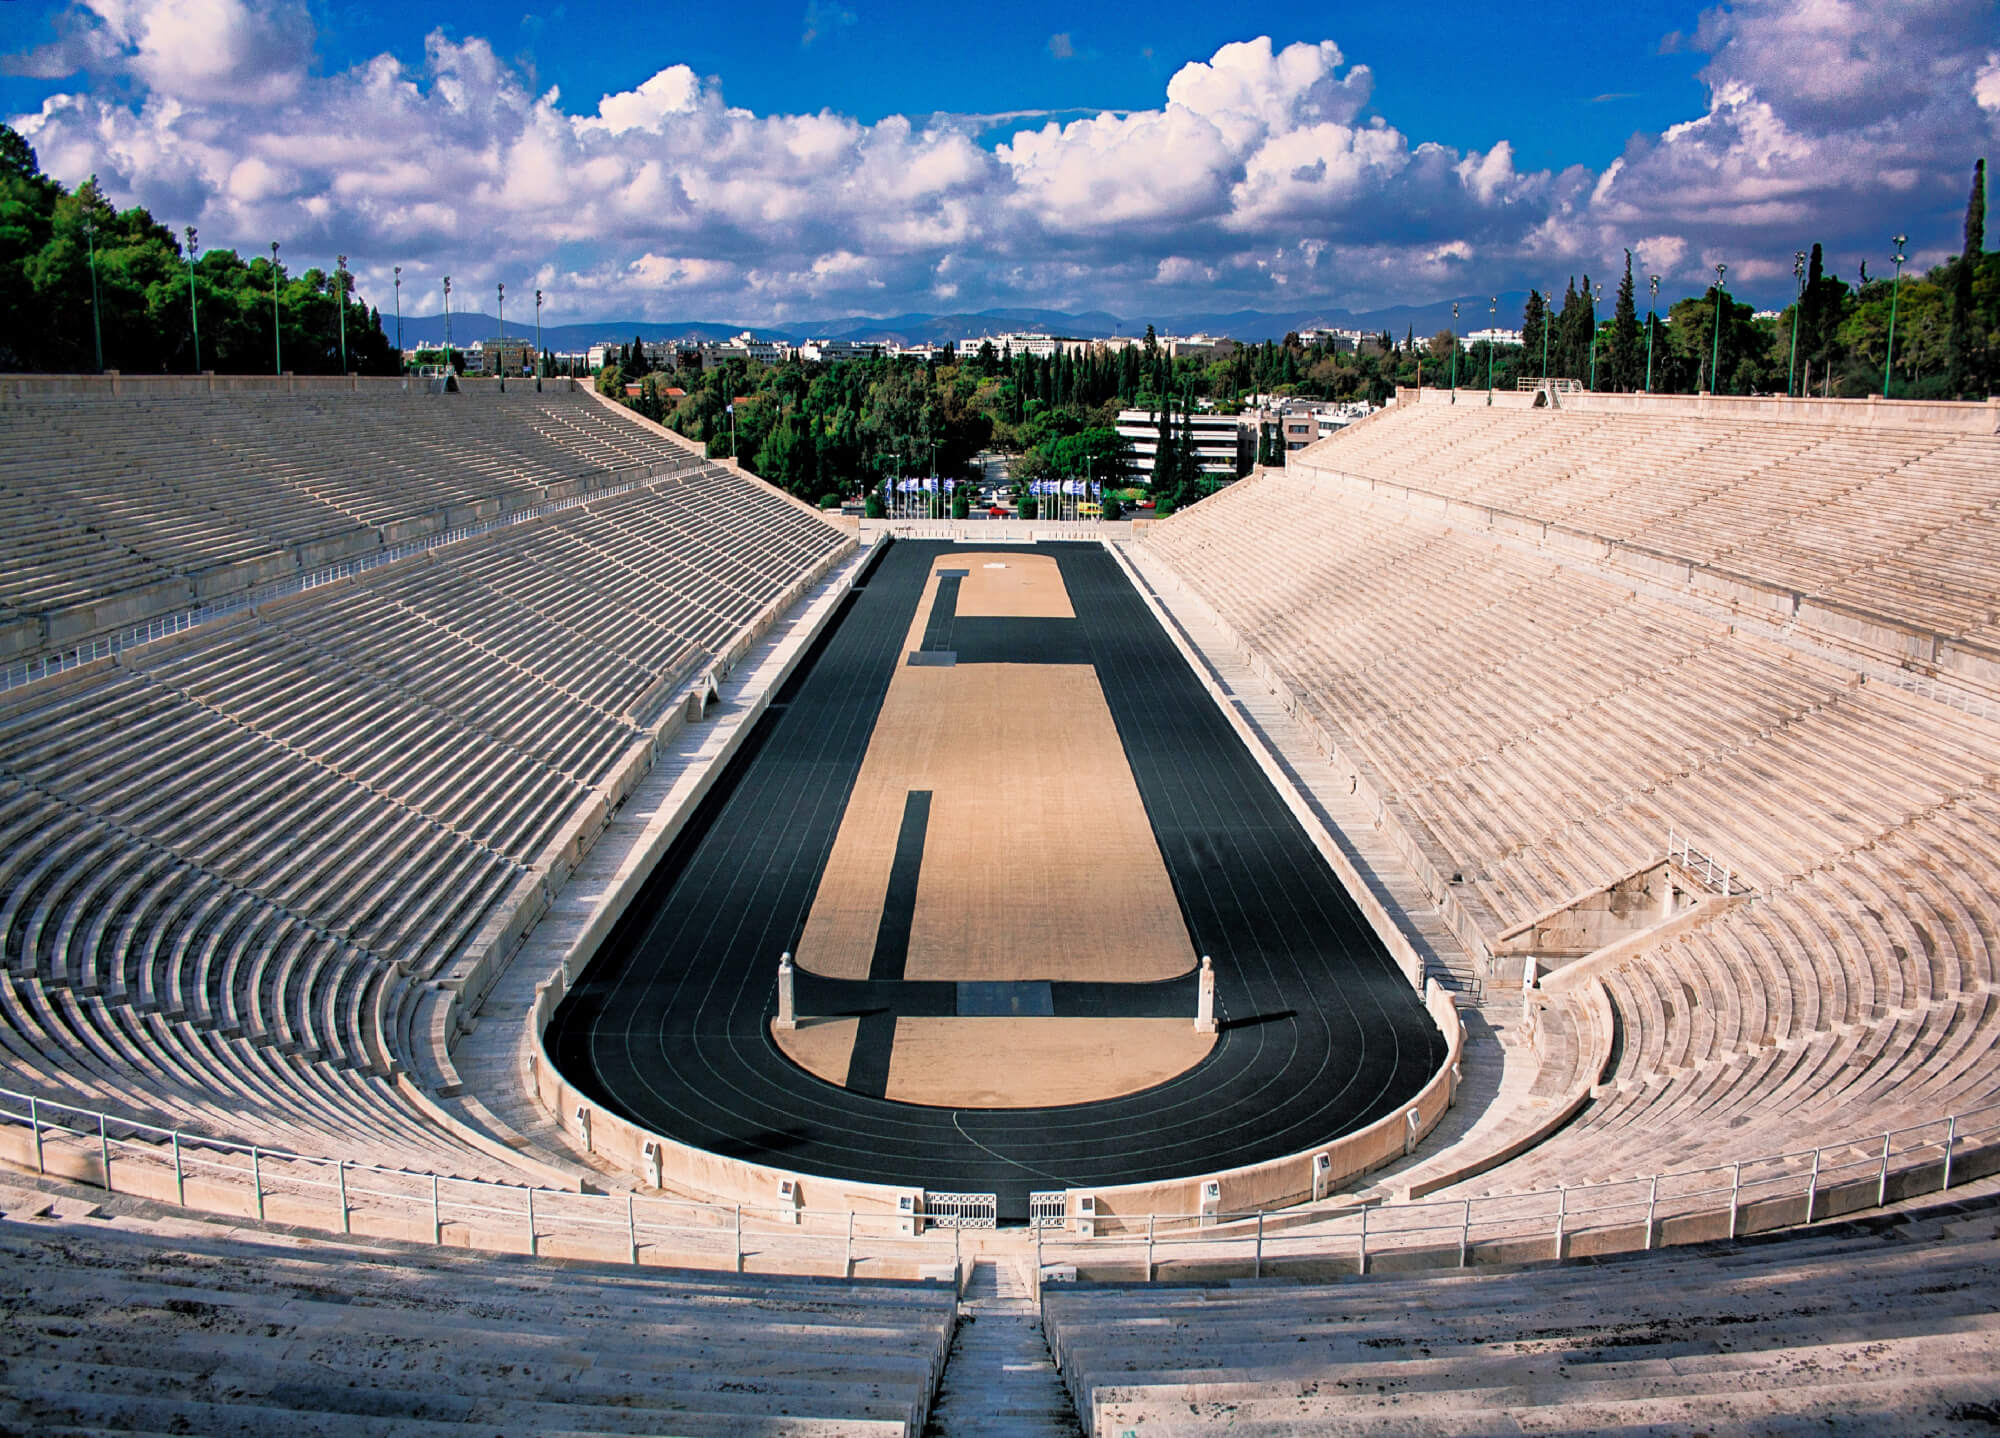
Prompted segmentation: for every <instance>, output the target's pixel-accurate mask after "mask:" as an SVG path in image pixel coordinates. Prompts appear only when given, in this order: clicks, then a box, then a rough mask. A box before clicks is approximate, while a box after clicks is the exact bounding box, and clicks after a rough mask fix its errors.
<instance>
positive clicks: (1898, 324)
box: [1425, 160, 2000, 399]
mask: <svg viewBox="0 0 2000 1438" xmlns="http://www.w3.org/2000/svg"><path fill="white" fill-rule="evenodd" d="M1985 221H1986V162H1985V161H1984V160H1981V161H1979V162H1978V163H1977V164H1976V165H1975V166H1974V167H1973V175H1972V194H1971V197H1970V199H1969V200H1968V202H1967V204H1966V214H1965V231H1964V245H1963V248H1962V250H1961V252H1960V253H1959V254H1958V255H1957V256H1954V257H1953V258H1952V259H1950V260H1947V261H1946V262H1945V263H1944V264H1941V265H1939V266H1937V267H1936V268H1934V269H1932V270H1931V271H1929V272H1928V273H1927V274H1922V275H1918V274H1913V273H1907V272H1906V273H1905V274H1904V275H1903V276H1902V279H1901V283H1900V285H1899V284H1898V283H1897V279H1896V276H1895V273H1894V271H1893V268H1892V269H1891V272H1890V273H1889V274H1887V275H1884V274H1881V273H1877V274H1875V275H1872V276H1871V275H1870V274H1869V273H1868V267H1867V265H1866V264H1865V263H1864V264H1863V265H1862V266H1861V270H1860V273H1859V274H1858V275H1857V276H1856V282H1855V283H1854V284H1853V285H1849V284H1848V283H1847V282H1846V281H1844V280H1842V279H1841V278H1840V277H1839V276H1837V275H1834V274H1832V273H1830V272H1828V270H1827V268H1826V261H1825V253H1824V251H1823V250H1822V248H1821V247H1820V246H1819V245H1817V244H1816V245H1814V246H1813V247H1812V250H1811V251H1810V253H1809V254H1808V255H1807V256H1806V257H1805V259H1804V262H1803V264H1802V266H1801V267H1800V270H1799V275H1798V278H1799V285H1798V296H1797V298H1796V299H1795V300H1794V301H1793V302H1792V303H1791V304H1790V305H1787V306H1786V307H1785V308H1784V309H1783V310H1782V311H1780V312H1779V313H1778V314H1777V315H1776V317H1775V318H1772V317H1766V318H1763V319H1759V318H1757V317H1756V315H1755V313H1754V312H1753V310H1752V308H1751V306H1749V305H1747V304H1744V303H1742V302H1741V301H1739V300H1737V299H1735V298H1733V297H1732V296H1730V295H1729V294H1728V293H1727V291H1726V290H1723V289H1718V288H1717V287H1716V286H1713V285H1711V286H1710V287H1709V289H1708V292H1707V293H1706V294H1704V295H1700V296H1696V297H1690V298H1687V299H1682V300H1678V301H1676V302H1675V303H1674V304H1673V306H1672V307H1671V308H1670V309H1669V310H1668V311H1667V313H1666V314H1665V315H1664V316H1662V317H1660V322H1659V323H1658V324H1657V325H1651V326H1649V325H1648V324H1647V321H1646V318H1645V317H1644V316H1642V315H1641V314H1640V313H1639V308H1638V296H1637V294H1636V293H1635V286H1634V276H1633V273H1632V257H1631V253H1630V252H1629V251H1628V252H1627V253H1626V257H1625V273H1624V276H1623V278H1622V279H1621V280H1620V282H1619V284H1618V289H1617V294H1616V298H1615V300H1614V303H1613V312H1612V315H1611V318H1610V319H1609V320H1600V319H1599V317H1598V314H1597V308H1596V305H1597V299H1598V289H1599V287H1598V286H1596V285H1593V283H1592V281H1591V279H1590V277H1589V276H1588V275H1585V276H1584V277H1583V283H1582V284H1581V285H1580V286H1579V285H1578V284H1577V283H1576V282H1575V281H1574V280H1572V281H1571V282H1570V284H1569V287H1568V290H1567V292H1566V293H1565V294H1564V295H1563V298H1562V303H1561V305H1560V307H1558V306H1556V304H1555V303H1554V297H1553V296H1552V295H1545V294H1542V293H1540V292H1530V294H1529V296H1528V302H1527V306H1526V309H1525V312H1524V313H1523V314H1522V317H1521V347H1520V348H1519V349H1518V350H1514V349H1512V347H1511V346H1508V347H1503V348H1502V349H1501V351H1500V353H1501V354H1502V355H1505V356H1509V357H1511V358H1512V359H1513V361H1514V374H1515V375H1522V376H1530V377H1533V376H1540V375H1543V374H1548V375H1553V376H1556V377H1559V378H1565V379H1574V380H1577V381H1579V382H1580V383H1583V384H1585V385H1593V384H1594V385H1595V387H1596V388H1598V389H1605V390H1624V391H1629V390H1639V389H1643V388H1646V387H1648V365H1649V363H1650V366H1651V369H1650V387H1651V388H1652V389H1653V390H1654V391H1656V392H1664V393H1668V394H1690V393H1694V392H1696V391H1700V390H1712V391H1714V392H1716V393H1719V394H1785V393H1787V392H1788V391H1789V392H1790V393H1794V394H1803V393H1807V392H1810V393H1812V394H1814V395H1827V396H1832V397H1834V398H1847V399H1856V398H1860V397H1862V396H1865V395H1869V394H1879V393H1881V392H1882V389H1883V384H1884V380H1885V372H1884V371H1885V366H1889V365H1890V355H1889V331H1890V324H1891V321H1892V319H1893V322H1894V326H1895V355H1894V360H1893V366H1892V367H1890V368H1889V369H1888V372H1887V374H1886V379H1887V383H1888V388H1889V393H1890V394H1892V395H1893V396H1894V397H1895V398H1898V399H1984V398H1985V397H1986V396H1987V395H1988V394H1990V393H1992V392H1993V389H1994V387H1995V383H1996V380H2000V372H1996V357H2000V253H1993V254H1989V253H1987V251H1986V249H1985ZM1648 298H1649V299H1650V296H1649V297H1648ZM1647 308H1648V309H1649V310H1650V308H1651V306H1650V304H1649V305H1648V306H1647ZM1649 339H1650V344H1651V348H1650V351H1649V348H1648V341H1649ZM1477 348H1479V349H1481V350H1483V349H1484V346H1483V345H1482V346H1479V347H1477ZM1450 350H1451V336H1450V334H1449V333H1444V334H1440V335H1438V336H1437V337H1436V338H1435V340H1433V342H1432V355H1431V359H1430V363H1429V366H1428V367H1427V370H1426V376H1425V377H1426V381H1427V382H1436V380H1437V379H1438V378H1441V377H1442V376H1441V372H1440V371H1439V369H1438V368H1437V366H1438V365H1439V363H1440V361H1442V362H1444V363H1446V364H1448V363H1449V362H1450ZM1510 351H1511V354H1510ZM1460 358H1461V362H1462V363H1464V362H1471V364H1470V368H1471V369H1472V370H1473V371H1474V374H1475V380H1474V382H1475V384H1476V385H1479V386H1483V385H1484V383H1485V377H1484V371H1483V369H1481V368H1480V367H1479V363H1478V361H1480V360H1481V359H1482V358H1483V357H1482V356H1480V355H1468V354H1467V353H1466V352H1465V351H1460ZM1513 377H1514V375H1509V376H1508V379H1509V380H1511V379H1512V378H1513ZM1502 387H1503V388H1511V385H1510V384H1503V386H1502Z"/></svg>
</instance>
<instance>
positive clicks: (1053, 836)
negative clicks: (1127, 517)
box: [773, 550, 1215, 1108]
mask: <svg viewBox="0 0 2000 1438" xmlns="http://www.w3.org/2000/svg"><path fill="white" fill-rule="evenodd" d="M1075 621H1076V611H1075V608H1074V606H1073V605H1072V603H1071V600H1070V596H1069V592H1068V590H1067V588H1066V587H1065V585H1064V584H1063V577H1062V571H1061V568H1060V566H1058V565H1057V563H1056V561H1055V560H1054V559H1053V558H1051V557H1049V556H1048V555H1044V554H1036V553H1032V552H1025V553H1024V552H1022V551H1019V550H1011V551H1008V552H1004V553H987V552H982V551H978V550H974V551H971V552H968V553H946V554H941V555H939V556H937V557H936V558H935V560H934V561H933V562H932V565H931V569H930V573H929V575H928V576H927V577H926V579H925V583H924V589H923V594H922V597H921V598H920V600H919V602H918V604H917V610H916V614H915V616H914V617H913V618H912V620H911V621H910V625H909V628H908V630H907V631H906V634H905V641H904V643H905V649H906V650H907V658H906V659H905V661H904V662H903V663H902V664H900V665H898V666H897V668H896V671H895V677H894V678H893V679H891V680H890V682H889V689H888V694H887V695H886V697H885V698H884V700H883V703H882V710H881V713H880V715H879V717H878V718H877V719H876V721H875V731H874V735H873V737H872V739H871V740H870V742H869V745H868V751H867V756H866V758H865V759H864V760H863V761H862V765H861V772H860V774H859V776H858V777H857V779H856V781H855V785H854V791H853V795H852V797H851V798H850V799H849V801H848V805H847V813H846V816H845V818H844V819H843V821H842V823H841V825H840V829H839V831H838V834H837V836H836V837H835V840H834V844H833V851H832V854H831V856H830V857H829V859H828V862H827V866H826V871H825V873H824V875H823V876H822V877H821V880H820V884H819V892H818V894H817V896H816V897H815V899H814V902H813V906H812V911H811V914H810V916H809V917H808V918H807V920H806V926H805V932H804V934H803V935H802V936H801V938H800V940H799V948H798V953H797V957H796V963H797V965H798V967H799V968H800V969H801V970H802V971H804V972H806V973H810V974H815V975H819V976H821V977H825V978H832V979H849V980H872V981H875V982H877V983H890V982H901V983H904V984H909V983H920V984H926V985H931V986H935V987H937V988H940V989H942V988H944V987H945V986H949V989H950V992H949V993H935V994H932V995H927V996H926V999H927V1002H925V1003H920V1004H917V1005H913V1006H912V1007H913V1008H915V1009H916V1010H917V1011H916V1012H912V1013H909V1014H903V1013H898V1012H895V1011H893V1010H892V1011H890V1012H887V1013H882V1014H871V1015H869V1016H867V1017H860V1016H846V1015H834V1016H826V1017H818V1018H815V1017H812V1016H810V1015H807V1016H804V1017H802V1018H800V1020H799V1021H798V1026H797V1027H796V1028H793V1029H774V1031H773V1032H774V1035H775V1038H776V1041H777V1043H778V1046H779V1047H780V1049H782V1050H783V1051H784V1053H785V1054H786V1056H787V1057H789V1058H790V1059H791V1060H792V1061H793V1062H795V1063H797V1064H798V1065H799V1066H800V1067H801V1068H803V1069H805V1070H806V1071H807V1072H809V1073H812V1074H814V1075H815V1076H817V1077H819V1078H822V1079H825V1080H826V1081H828V1082H830V1083H835V1084H839V1085H841V1086H842V1087H852V1088H857V1089H859V1090H860V1091H862V1092H867V1093H872V1094H875V1095H877V1096H880V1097H885V1098H889V1099H894V1100H896V1101H898V1102H901V1103H917V1104H932V1105H941V1106H944V1107H949V1108H1032V1107H1041V1106H1046V1105H1061V1104H1074V1103H1087V1102H1090V1101H1091V1100H1094V1099H1103V1098H1110V1097H1113V1096H1115V1095H1118V1094H1127V1093H1135V1092H1138V1091H1139V1090H1141V1089H1147V1088H1151V1087H1153V1086H1154V1085H1155V1084H1158V1083H1161V1082H1163V1081H1164V1080H1166V1079H1168V1078H1171V1077H1172V1076H1173V1075H1175V1074H1177V1073H1181V1072H1183V1071H1185V1070H1187V1069H1190V1068H1193V1067H1194V1066H1195V1065H1196V1064H1198V1063H1199V1062H1201V1060H1202V1059H1203V1058H1204V1057H1206V1056H1207V1054H1208V1052H1209V1050H1210V1049H1211V1048H1213V1047H1214V1044H1215V1037H1214V1035H1213V1034H1203V1033H1197V1032H1196V1031H1195V1029H1194V1025H1193V1024H1192V1022H1191V1021H1190V1020H1191V1019H1192V1017H1193V1015H1192V1012H1190V1013H1188V1014H1184V1015H1181V1016H1178V1017H1138V1016H1124V1017H1112V1016H1103V1015H1057V1014H1056V1013H1055V1012H1054V1007H1053V993H1052V989H1051V985H1052V984H1054V983H1057V982H1072V983H1094V984H1104V985H1111V984H1158V983H1163V982H1165V981H1167V980H1171V979H1176V978H1180V979H1192V977H1193V975H1194V972H1195V967H1196V956H1195V953H1194V949H1193V947H1192V945H1191V944H1190V942H1189V940H1188V934H1187V927H1186V925H1185V924H1184V923H1183V922H1182V921H1181V913H1180V905H1179V903H1178V902H1177V901H1176V900H1175V897H1174V889H1173V883H1172V880H1171V879H1170V878H1169V877H1168V875H1167V869H1166V864H1165V862H1164V861H1163V860H1162V859H1161V857H1160V850H1159V845H1158V844H1157V843H1156V842H1155V840H1154V837H1153V830H1152V826H1151V824H1150V822H1149V821H1148V820H1147V817H1146V809H1145V804H1144V802H1143V801H1142V800H1141V798H1140V796H1139V786H1138V783H1137V781H1136V780H1135V779H1134V778H1133V776H1132V769H1131V766H1130V764H1129V763H1127V762H1126V759H1125V751H1124V749H1123V747H1122V745H1121V744H1120V742H1119V738H1118V729H1117V725H1116V724H1115V723H1114V721H1113V720H1112V717H1111V710H1110V706H1109V705H1108V704H1107V703H1106V701H1105V697H1104V690H1103V688H1102V686H1101V685H1100V684H1099V682H1098V678H1097V670H1096V668H1095V666H1094V665H1092V664H1091V663H1090V662H1089V660H1088V656H1087V654H1086V653H1084V652H1083V650H1082V647H1081V646H1080V645H1079V644H1078V643H1077V642H1076V638H1075V635H1074V632H1073V631H1074V630H1075V627H1076V626H1075ZM960 645H963V646H964V649H963V650H961V649H960V648H959V646H960ZM947 1000H948V1001H949V1004H948V1006H949V1010H950V1011H949V1012H934V1011H926V1010H935V1009H937V1008H939V1007H941V1006H943V1005H944V1004H945V1002H946V1001H947Z"/></svg>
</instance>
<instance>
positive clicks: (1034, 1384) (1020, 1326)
mask: <svg viewBox="0 0 2000 1438" xmlns="http://www.w3.org/2000/svg"><path fill="white" fill-rule="evenodd" d="M924 1432H925V1434H926V1435H937V1438H977V1435H983V1434H993V1435H1005V1438H1042V1435H1048V1438H1079V1435H1080V1434H1081V1433H1082V1432H1083V1430H1082V1428H1081V1427H1079V1426H1078V1424H1077V1421H1076V1412H1075V1410H1074V1409H1073V1408H1071V1407H1070V1401H1069V1394H1068V1393H1067V1392H1065V1391H1064V1389H1063V1385H1062V1378H1061V1376H1060V1375H1058V1374H1057V1372H1056V1365H1055V1361H1054V1360H1053V1359H1052V1358H1050V1356H1049V1345H1048V1340H1047V1339H1046V1338H1044V1337H1043V1335H1042V1316H1041V1313H1040V1311H1039V1309H1038V1308H1037V1305H1036V1303H1035V1296H1034V1291H1033V1289H1032V1287H1031V1286H1030V1285H1029V1282H1028V1275H1027V1272H1026V1270H1025V1269H1024V1268H1023V1267H1022V1266H1021V1263H1020V1262H1019V1261H1018V1260H1016V1259H1015V1258H1013V1257H1012V1256H1009V1255H1005V1254H1002V1255H1000V1256H998V1257H995V1258H983V1257H982V1258H979V1259H976V1260H975V1261H974V1263H973V1268H972V1276H971V1278H970V1279H969V1280H968V1281H967V1283H966V1286H965V1296H964V1297H963V1298H961V1299H960V1300H959V1304H958V1331H957V1333H956V1335H955V1336H954V1337H953V1339H952V1344H951V1356H950V1357H949V1358H948V1359H947V1360H946V1361H945V1368H944V1380H943V1382H942V1383H941V1384H940V1385H939V1388H938V1395H937V1398H936V1400H935V1402H933V1404H932V1405H931V1416H930V1423H929V1425H928V1426H927V1427H926V1428H925V1429H924Z"/></svg>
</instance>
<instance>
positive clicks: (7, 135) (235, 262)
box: [0, 125, 402, 374]
mask: <svg viewBox="0 0 2000 1438" xmlns="http://www.w3.org/2000/svg"><path fill="white" fill-rule="evenodd" d="M86 227H88V229H89V231H91V233H86ZM93 250H94V251H95V258H96V269H97V284H96V299H95V303H94V304H93V300H92V286H91V258H92V252H93ZM273 278H274V275H273V271H272V266H271V261H270V259H269V257H268V256H258V257H255V258H253V259H251V260H249V261H247V262H246V261H245V260H244V259H243V258H242V257H241V256H239V255H237V254H236V253H235V252H234V251H231V250H209V251H208V252H207V253H205V254H202V255H199V256H196V257H194V259H193V263H192V265H190V263H189V256H188V255H187V254H186V253H185V252H184V251H183V250H182V248H181V245H180V242H179V241H178V240H177V239H176V238H175V236H174V235H173V233H172V232H171V231H169V230H168V229H167V228H166V227H165V226H164V225H162V224H160V223H159V222H157V221H156V220H155V219H154V218H153V217H152V216H151V215H150V214H148V213H147V212H146V211H145V210H144V209H141V208H138V207H134V208H132V209H129V210H116V209H113V208H112V206H111V205H110V203H109V202H108V201H106V200H105V198H104V196H103V194H102V193H101V192H100V191H99V190H98V188H97V183H96V181H95V180H89V181H86V182H85V183H84V184H82V185H80V186H78V187H77V188H76V189H75V190H73V191H71V190H66V189H64V188H63V187H62V186H61V185H59V184H57V183H56V182H55V181H53V180H50V179H49V178H48V177H47V176H45V175H43V174H42V173H41V169H40V166H39V164H38V163H37V161H36V157H35V152H34V150H33V148H32V147H31V146H29V145H28V143H27V142H26V141H25V140H24V139H22V137H21V136H20V135H19V134H18V133H16V132H15V131H14V130H13V129H11V128H9V127H8V126H6V125H0V368H4V369H17V370H43V371H67V372H77V371H87V370H90V369H93V368H95V366H96V363H97V360H96V342H95V339H94V336H93V332H92V331H93V326H92V322H91V321H92V312H93V309H94V310H95V312H96V319H97V328H98V329H100V330H101V332H102V335H103V343H104V363H105V366H106V367H107V368H110V369H117V370H122V371H125V372H126V373H129V374H145V373H155V374H157V373H161V372H170V371H171V372H180V373H186V372H189V371H191V370H193V369H194V367H195V365H194V342H195V316H194V313H193V312H192V311H191V310H190V300H189V286H190V283H192V286H193V291H194V294H193V305H194V306H195V307H196V309H198V311H199V316H200V335H201V367H202V368H203V369H212V370H217V371H219V372H222V373H237V374H240V373H253V374H254V373H264V374H268V373H270V371H271V368H272V364H273V359H274V355H273V345H272V303H271V302H272V281H273ZM275 279H276V282H277V301H278V305H277V309H278V321H279V335H278V338H279V339H280V341H281V342H282V345H283V360H284V367H285V368H286V369H288V370H292V371H295V372H297V373H299V374H334V373H338V372H339V369H340V322H341V308H342V306H341V303H340V300H341V296H340V292H339V286H338V283H337V282H336V280H335V278H334V276H333V275H331V274H330V273H328V272H326V271H322V270H319V269H309V270H307V271H306V272H305V273H304V274H302V275H291V274H288V273H287V272H286V271H285V270H284V269H283V268H282V266H281V267H280V268H279V269H278V270H277V272H276V274H275ZM345 300H346V304H345V309H346V323H347V361H348V367H349V368H350V369H354V370H357V371H359V372H360V373H362V374H395V373H397V372H399V370H400V369H401V365H402V361H401V357H400V356H398V355H397V354H396V352H395V350H394V348H393V347H392V346H391V344H390V342H389V339H388V337H387V336H386V335H384V334H383V333H382V330H381V326H380V324H379V323H378V322H377V320H376V318H375V317H374V316H373V315H372V314H371V312H370V310H369V307H368V305H367V303H366V301H364V300H362V299H360V298H359V297H357V296H356V295H355V294H354V293H353V291H352V290H351V289H350V290H349V291H348V292H347V294H346V296H345Z"/></svg>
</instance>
